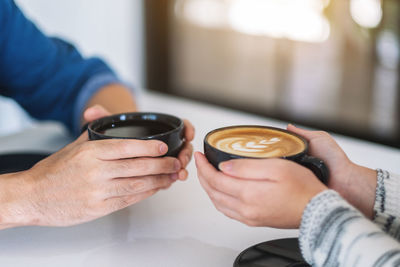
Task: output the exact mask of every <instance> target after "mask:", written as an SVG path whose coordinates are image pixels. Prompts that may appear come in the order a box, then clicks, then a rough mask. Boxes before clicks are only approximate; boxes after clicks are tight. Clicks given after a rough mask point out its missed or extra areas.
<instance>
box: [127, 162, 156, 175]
mask: <svg viewBox="0 0 400 267" xmlns="http://www.w3.org/2000/svg"><path fill="white" fill-rule="evenodd" d="M155 165H156V164H149V161H148V160H147V159H143V158H137V159H135V160H134V164H133V166H132V167H133V168H134V169H135V171H136V172H137V173H139V174H140V173H145V172H148V171H152V170H153V169H154V168H155Z"/></svg>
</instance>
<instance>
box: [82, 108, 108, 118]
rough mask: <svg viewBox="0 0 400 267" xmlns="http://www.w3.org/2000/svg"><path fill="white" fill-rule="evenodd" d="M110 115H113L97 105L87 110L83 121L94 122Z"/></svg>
mask: <svg viewBox="0 0 400 267" xmlns="http://www.w3.org/2000/svg"><path fill="white" fill-rule="evenodd" d="M109 115H111V113H110V112H109V111H108V110H106V109H105V108H104V107H102V106H100V105H95V106H92V107H90V108H88V109H86V110H85V112H84V113H83V119H84V120H85V121H94V120H97V119H99V118H102V117H105V116H109Z"/></svg>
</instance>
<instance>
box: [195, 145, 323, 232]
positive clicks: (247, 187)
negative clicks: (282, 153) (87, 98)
mask: <svg viewBox="0 0 400 267" xmlns="http://www.w3.org/2000/svg"><path fill="white" fill-rule="evenodd" d="M195 158H196V165H197V172H198V177H199V180H200V183H201V185H202V186H203V188H204V189H205V190H206V192H207V194H208V195H209V197H210V198H211V200H212V202H213V203H214V205H215V207H216V208H217V209H218V210H219V211H221V212H222V213H224V214H225V215H227V216H228V217H230V218H233V219H235V220H238V221H240V222H243V223H245V224H247V225H249V226H269V227H277V228H298V227H299V225H300V222H301V216H302V214H303V210H304V209H305V207H306V206H307V204H308V202H309V201H310V200H311V199H312V198H313V197H314V196H315V195H317V194H318V193H320V192H322V191H323V190H326V189H327V188H326V186H325V185H323V184H322V183H321V182H320V181H319V180H318V179H317V177H315V176H314V174H313V173H312V172H311V171H310V170H308V169H306V168H304V167H302V166H300V165H299V164H296V163H294V162H291V161H288V160H283V159H239V160H231V161H227V162H224V163H222V164H220V166H219V167H220V169H221V170H222V172H220V171H217V170H216V169H215V168H214V167H213V166H212V165H211V164H210V163H209V162H208V161H207V159H206V158H205V156H204V155H203V154H201V153H199V152H197V153H196V154H195Z"/></svg>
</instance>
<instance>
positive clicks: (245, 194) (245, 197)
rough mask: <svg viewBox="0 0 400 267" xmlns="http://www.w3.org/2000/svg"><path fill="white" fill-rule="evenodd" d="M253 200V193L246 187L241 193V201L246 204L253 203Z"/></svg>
mask: <svg viewBox="0 0 400 267" xmlns="http://www.w3.org/2000/svg"><path fill="white" fill-rule="evenodd" d="M252 198H253V193H252V192H251V190H248V189H247V188H246V187H244V188H243V190H241V191H240V192H239V199H240V200H241V201H242V202H244V203H251V200H252Z"/></svg>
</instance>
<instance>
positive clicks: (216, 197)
mask: <svg viewBox="0 0 400 267" xmlns="http://www.w3.org/2000/svg"><path fill="white" fill-rule="evenodd" d="M198 177H199V181H200V184H201V186H202V187H203V188H204V190H205V191H206V193H207V195H208V196H209V197H210V199H211V201H212V203H213V204H214V206H215V207H216V208H217V209H218V210H219V208H220V207H224V208H226V209H230V210H232V211H233V210H235V209H237V208H238V207H240V206H241V203H240V202H239V200H238V198H237V197H236V196H231V195H228V194H225V193H223V192H220V191H218V190H216V189H214V188H213V187H212V186H210V184H209V183H208V181H207V180H206V179H205V178H204V177H203V176H201V175H199V176H198Z"/></svg>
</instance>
